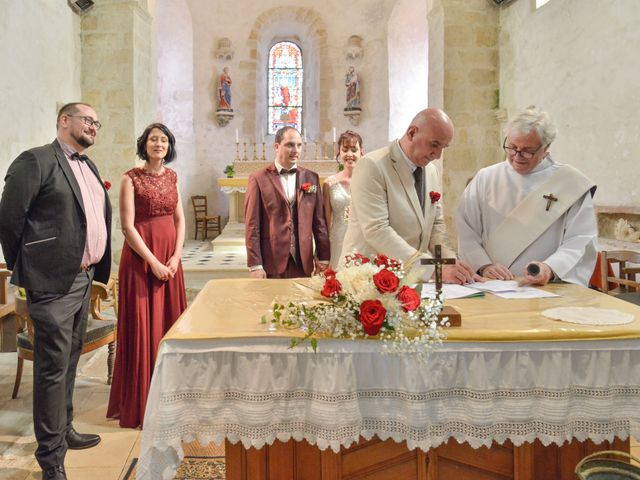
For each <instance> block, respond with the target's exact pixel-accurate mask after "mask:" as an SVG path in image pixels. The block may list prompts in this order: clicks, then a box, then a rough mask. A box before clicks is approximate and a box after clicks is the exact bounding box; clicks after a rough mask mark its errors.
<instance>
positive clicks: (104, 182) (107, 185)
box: [102, 180, 111, 190]
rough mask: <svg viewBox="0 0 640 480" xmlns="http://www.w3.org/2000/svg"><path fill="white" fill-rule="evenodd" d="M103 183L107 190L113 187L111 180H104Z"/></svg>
mask: <svg viewBox="0 0 640 480" xmlns="http://www.w3.org/2000/svg"><path fill="white" fill-rule="evenodd" d="M102 183H103V184H104V189H105V190H109V189H110V188H111V182H110V181H109V180H104V181H103V182H102Z"/></svg>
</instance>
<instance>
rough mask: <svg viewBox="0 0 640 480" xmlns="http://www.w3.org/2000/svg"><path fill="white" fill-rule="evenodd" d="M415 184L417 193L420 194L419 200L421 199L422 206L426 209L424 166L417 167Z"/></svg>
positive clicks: (414, 173)
mask: <svg viewBox="0 0 640 480" xmlns="http://www.w3.org/2000/svg"><path fill="white" fill-rule="evenodd" d="M413 178H414V180H415V182H414V184H415V186H416V193H417V194H418V200H420V207H422V209H423V210H424V171H423V169H422V167H416V169H415V170H414V171H413Z"/></svg>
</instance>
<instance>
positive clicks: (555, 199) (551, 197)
mask: <svg viewBox="0 0 640 480" xmlns="http://www.w3.org/2000/svg"><path fill="white" fill-rule="evenodd" d="M542 198H544V199H545V200H546V201H547V208H545V211H546V212H548V211H549V209H550V208H551V202H557V201H558V199H557V198H556V197H554V196H553V193H549V194H548V195H543V196H542Z"/></svg>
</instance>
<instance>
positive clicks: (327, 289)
mask: <svg viewBox="0 0 640 480" xmlns="http://www.w3.org/2000/svg"><path fill="white" fill-rule="evenodd" d="M341 290H342V285H341V284H340V282H339V281H338V279H337V278H336V277H327V279H326V280H325V281H324V287H323V288H322V291H321V292H320V295H322V296H323V297H327V298H330V297H333V296H335V295H338V294H339V293H340V291H341Z"/></svg>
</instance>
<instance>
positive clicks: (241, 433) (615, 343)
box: [136, 279, 640, 480]
mask: <svg viewBox="0 0 640 480" xmlns="http://www.w3.org/2000/svg"><path fill="white" fill-rule="evenodd" d="M307 282H308V281H307V280H300V281H294V280H252V279H233V280H232V279H229V280H213V281H210V282H208V283H207V284H206V285H205V287H204V289H203V290H202V291H201V292H200V294H199V295H198V297H197V298H196V299H195V300H194V302H193V304H192V305H191V306H190V307H189V308H188V309H187V310H186V311H185V312H184V314H183V315H182V316H181V317H180V319H179V320H178V322H176V324H175V325H174V326H173V328H172V329H171V330H170V331H169V332H168V334H167V335H166V337H165V338H164V340H163V341H162V343H161V346H160V350H159V353H158V359H157V362H156V366H155V371H154V375H153V380H152V385H151V391H150V394H149V400H148V403H147V411H146V415H145V421H144V430H143V440H142V447H141V452H140V459H139V463H138V470H137V476H136V478H139V479H160V478H165V479H168V478H173V475H174V473H175V470H176V468H177V466H178V465H179V463H180V460H181V457H182V447H181V442H183V441H184V442H190V441H193V440H196V439H197V440H198V441H199V442H200V443H202V444H207V443H209V442H212V441H213V442H216V443H222V442H226V452H227V479H229V480H240V479H247V480H249V479H251V480H253V479H274V480H275V479H277V480H286V479H300V480H302V479H304V480H310V479H322V480H329V479H331V480H338V479H348V478H353V479H355V478H358V479H364V478H366V479H400V478H401V479H421V480H422V479H424V480H426V479H427V478H428V479H429V480H434V479H450V478H453V477H454V475H455V477H456V478H457V479H458V480H461V479H467V478H469V479H471V478H474V479H498V478H499V479H507V478H514V479H518V480H522V479H531V480H533V479H536V480H539V479H554V480H555V479H560V478H573V476H572V475H573V474H572V473H571V472H572V468H573V467H575V464H576V463H577V462H578V460H580V458H581V457H582V456H584V455H586V454H587V453H590V452H591V451H595V450H604V449H608V448H610V447H612V448H616V449H623V450H624V449H626V450H628V448H629V443H628V439H629V436H630V435H631V436H633V437H635V438H639V437H640V307H638V306H635V305H632V304H629V303H625V302H623V301H620V300H617V299H615V298H613V297H609V296H606V295H603V294H601V293H599V292H595V291H592V290H587V289H585V288H582V287H579V286H576V285H565V284H555V285H549V286H547V287H545V289H548V290H550V291H553V292H556V293H558V294H560V295H561V297H557V298H541V299H531V300H505V299H499V298H496V297H493V296H490V295H488V296H485V297H483V298H473V299H461V300H455V301H452V302H451V304H452V305H453V306H454V307H455V308H456V309H457V310H458V311H460V312H461V313H462V315H463V318H464V322H463V326H462V327H459V328H452V329H449V330H448V338H447V340H446V341H445V342H444V343H443V344H442V345H440V346H438V347H437V348H436V349H435V350H434V351H433V352H432V353H431V354H430V355H429V356H428V358H427V359H426V361H421V360H420V359H418V358H414V357H412V356H411V355H390V354H383V353H382V347H381V342H378V341H376V340H358V341H351V340H341V339H320V340H319V342H318V351H317V352H314V351H313V350H312V349H311V348H308V347H304V346H298V347H295V348H293V349H291V348H289V339H290V337H291V336H295V335H299V332H295V331H287V330H276V331H270V330H269V329H268V328H267V326H266V325H264V324H262V323H261V322H260V317H261V316H262V315H264V314H265V313H266V312H267V310H268V309H269V305H270V303H271V301H272V300H273V299H274V297H276V298H278V299H279V300H281V301H282V300H284V299H291V300H294V301H300V300H303V299H305V298H307V297H308V295H309V287H308V285H307ZM560 305H562V306H571V305H574V306H593V307H600V308H612V309H617V310H620V311H624V312H628V313H632V314H633V315H635V320H634V321H633V322H632V323H630V324H627V325H619V326H608V327H601V326H585V325H574V324H569V323H559V322H555V321H552V320H549V319H547V318H545V317H543V316H542V315H541V313H540V312H541V311H543V310H545V309H547V308H552V307H555V306H560ZM565 442H570V443H565ZM460 444H461V445H460ZM563 444H564V445H563Z"/></svg>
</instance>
